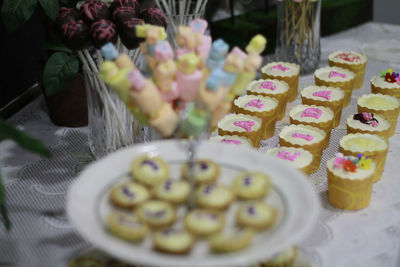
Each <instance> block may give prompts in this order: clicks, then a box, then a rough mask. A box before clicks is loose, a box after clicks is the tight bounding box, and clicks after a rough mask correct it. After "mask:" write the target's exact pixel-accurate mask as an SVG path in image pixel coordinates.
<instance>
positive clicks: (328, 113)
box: [289, 105, 334, 147]
mask: <svg viewBox="0 0 400 267" xmlns="http://www.w3.org/2000/svg"><path fill="white" fill-rule="evenodd" d="M333 116H334V114H333V111H332V110H331V109H330V108H326V107H322V106H314V105H311V106H309V105H297V106H295V107H293V108H292V109H291V110H290V111H289V118H290V123H291V124H304V125H310V126H313V127H317V128H320V129H321V130H323V131H324V132H325V133H326V143H325V147H327V146H328V145H329V138H330V134H331V129H332V125H333Z"/></svg>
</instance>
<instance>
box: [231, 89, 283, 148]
mask: <svg viewBox="0 0 400 267" xmlns="http://www.w3.org/2000/svg"><path fill="white" fill-rule="evenodd" d="M278 104H279V102H278V100H276V99H274V98H271V97H268V96H259V95H244V96H241V97H239V98H237V99H235V101H234V102H233V109H234V111H235V112H236V113H238V114H240V113H242V114H247V115H251V116H256V117H258V118H260V119H261V120H262V125H261V130H260V131H261V136H260V139H261V140H264V139H268V138H270V137H272V136H273V135H274V133H275V123H276V113H277V110H278Z"/></svg>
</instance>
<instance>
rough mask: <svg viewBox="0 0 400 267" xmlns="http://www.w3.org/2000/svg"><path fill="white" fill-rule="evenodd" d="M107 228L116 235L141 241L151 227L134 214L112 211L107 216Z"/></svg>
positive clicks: (129, 239)
mask: <svg viewBox="0 0 400 267" xmlns="http://www.w3.org/2000/svg"><path fill="white" fill-rule="evenodd" d="M107 228H108V229H109V230H110V232H111V233H113V234H114V235H116V236H118V237H120V238H122V239H125V240H128V241H131V242H138V241H141V240H142V239H143V238H144V237H145V236H146V234H147V233H148V231H149V229H148V227H147V225H146V224H144V223H143V222H141V221H140V220H139V219H138V217H136V216H135V215H134V214H127V213H122V212H117V211H112V212H111V213H110V214H109V215H108V218H107Z"/></svg>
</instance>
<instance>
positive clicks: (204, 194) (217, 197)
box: [196, 184, 235, 210]
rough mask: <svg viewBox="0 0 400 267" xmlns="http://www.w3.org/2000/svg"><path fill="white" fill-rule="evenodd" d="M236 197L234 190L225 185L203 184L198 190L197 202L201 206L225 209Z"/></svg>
mask: <svg viewBox="0 0 400 267" xmlns="http://www.w3.org/2000/svg"><path fill="white" fill-rule="evenodd" d="M234 198H235V196H234V194H233V193H232V191H231V190H230V189H229V188H228V187H226V186H223V185H215V184H214V185H202V186H200V187H199V188H198V189H197V190H196V203H197V205H198V206H199V207H200V208H205V209H215V210H224V209H227V208H228V207H229V205H230V204H231V203H232V201H233V200H234Z"/></svg>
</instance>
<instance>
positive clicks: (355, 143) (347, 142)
mask: <svg viewBox="0 0 400 267" xmlns="http://www.w3.org/2000/svg"><path fill="white" fill-rule="evenodd" d="M388 148H389V145H388V143H387V141H386V139H384V138H382V137H380V136H377V135H373V134H360V133H356V134H348V135H345V136H343V137H342V138H341V139H340V152H342V153H343V154H344V155H346V156H347V155H348V156H354V157H356V156H357V155H358V154H364V155H365V156H367V157H370V158H371V159H372V160H373V161H374V162H375V164H376V168H375V172H374V175H373V180H374V182H376V181H378V180H380V179H381V177H382V172H383V169H384V167H385V161H386V154H387V152H388Z"/></svg>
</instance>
